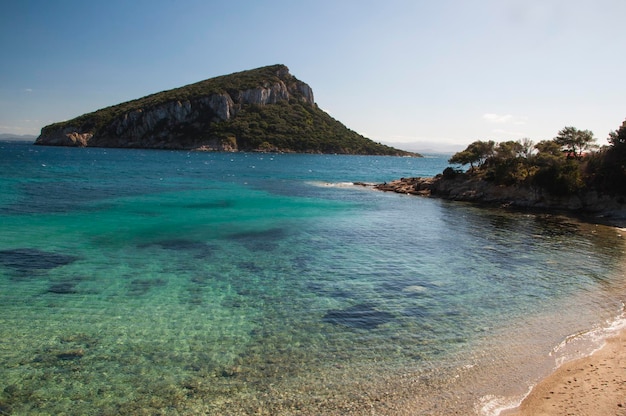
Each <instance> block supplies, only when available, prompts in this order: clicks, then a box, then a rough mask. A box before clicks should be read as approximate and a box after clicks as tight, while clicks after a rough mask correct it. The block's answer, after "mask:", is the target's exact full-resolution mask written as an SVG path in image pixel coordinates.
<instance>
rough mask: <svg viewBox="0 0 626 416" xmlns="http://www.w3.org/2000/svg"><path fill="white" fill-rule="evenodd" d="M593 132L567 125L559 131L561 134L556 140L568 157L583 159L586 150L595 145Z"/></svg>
mask: <svg viewBox="0 0 626 416" xmlns="http://www.w3.org/2000/svg"><path fill="white" fill-rule="evenodd" d="M595 140H596V139H594V138H593V133H592V132H591V131H589V130H578V129H577V128H575V127H565V128H564V129H563V130H561V131H559V135H558V136H556V137H555V138H554V142H555V143H556V144H558V145H559V146H561V149H562V150H563V151H564V152H566V153H567V156H568V157H574V158H576V159H582V157H583V152H584V151H585V150H589V149H592V148H594V147H596V146H595V144H594V142H595Z"/></svg>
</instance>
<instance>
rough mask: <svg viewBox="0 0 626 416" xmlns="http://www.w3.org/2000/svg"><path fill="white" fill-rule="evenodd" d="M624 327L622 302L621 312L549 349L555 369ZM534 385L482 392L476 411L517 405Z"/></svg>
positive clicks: (491, 414)
mask: <svg viewBox="0 0 626 416" xmlns="http://www.w3.org/2000/svg"><path fill="white" fill-rule="evenodd" d="M623 330H626V307H625V305H624V304H622V312H621V313H620V314H619V315H617V316H616V317H615V318H613V319H610V320H608V321H606V322H605V325H601V326H598V327H596V328H593V329H591V330H588V331H581V332H577V333H575V334H572V335H569V336H567V337H566V338H565V339H564V340H563V341H561V342H560V343H559V344H558V345H557V346H556V347H554V348H553V349H552V351H550V353H549V356H550V357H554V362H555V369H557V368H559V367H560V366H562V365H563V364H564V363H566V362H568V361H571V360H573V359H577V358H582V357H585V356H589V355H593V354H595V353H596V352H597V351H599V350H600V349H602V347H604V345H605V344H606V340H607V339H608V338H611V337H612V336H614V335H615V334H616V333H618V332H620V331H623ZM533 388H534V386H530V387H529V388H528V391H527V392H526V393H525V394H523V395H520V396H511V397H503V396H495V395H486V396H483V397H481V398H480V400H479V401H478V403H477V405H476V408H475V410H476V412H477V413H478V414H480V415H481V416H499V415H502V414H505V412H507V411H509V410H513V409H516V408H518V407H519V406H520V405H521V404H522V402H523V401H524V399H525V398H526V397H528V395H529V394H530V392H531V391H532V389H533Z"/></svg>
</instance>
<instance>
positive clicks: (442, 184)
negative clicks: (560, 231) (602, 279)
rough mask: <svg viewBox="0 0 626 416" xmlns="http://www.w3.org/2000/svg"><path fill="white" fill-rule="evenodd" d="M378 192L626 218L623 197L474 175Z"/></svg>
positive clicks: (398, 183) (405, 181)
mask: <svg viewBox="0 0 626 416" xmlns="http://www.w3.org/2000/svg"><path fill="white" fill-rule="evenodd" d="M374 188H375V189H378V190H381V191H387V192H397V193H403V194H412V195H421V196H432V197H437V198H442V199H448V200H454V201H467V202H477V203H487V204H496V205H500V206H504V207H514V208H529V209H538V210H551V211H569V212H576V213H580V214H591V215H594V216H596V217H603V218H606V219H608V220H610V221H609V222H612V223H616V224H618V225H619V224H620V223H621V222H624V220H625V219H626V204H625V201H624V200H623V197H619V196H617V197H615V196H610V195H600V194H598V193H597V192H596V191H593V190H591V191H586V192H581V193H578V194H575V195H568V196H558V195H551V194H549V193H547V192H545V191H543V190H541V189H538V188H530V187H523V186H505V185H497V184H494V183H492V182H488V181H485V180H483V179H478V178H475V177H472V176H466V175H456V176H454V177H452V178H446V177H445V176H443V175H437V176H435V177H433V178H401V179H398V180H394V181H392V182H389V183H387V182H385V183H383V184H378V185H375V186H374Z"/></svg>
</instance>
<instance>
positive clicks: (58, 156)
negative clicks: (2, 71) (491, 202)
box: [0, 143, 626, 415]
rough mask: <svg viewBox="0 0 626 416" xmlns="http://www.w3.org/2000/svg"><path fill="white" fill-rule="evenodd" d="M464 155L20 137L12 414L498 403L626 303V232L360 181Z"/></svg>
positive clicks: (446, 409)
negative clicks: (40, 142)
mask: <svg viewBox="0 0 626 416" xmlns="http://www.w3.org/2000/svg"><path fill="white" fill-rule="evenodd" d="M446 159H447V156H441V155H440V156H437V155H433V156H431V157H428V158H423V159H416V158H396V157H360V156H337V155H291V154H240V153H236V154H230V153H188V152H181V151H178V152H174V151H149V150H119V149H69V148H54V147H36V146H32V145H29V144H24V143H0V189H2V192H1V193H0V227H1V228H0V285H1V286H0V308H1V309H0V311H1V314H0V414H41V415H44V414H68V415H69V414H100V415H117V414H126V415H136V414H146V415H147V414H150V415H153V414H164V415H165V414H167V415H176V414H180V415H187V414H215V415H239V414H271V415H277V414H281V415H291V414H302V415H312V414H320V415H322V414H333V415H334V414H336V415H339V414H359V415H360V414H454V413H455V412H456V413H457V414H471V413H472V412H474V413H483V414H493V413H495V412H496V411H497V409H498V408H499V407H502V406H506V405H507V404H510V403H513V402H515V400H518V399H519V397H520V396H521V395H523V394H524V393H525V392H526V391H527V389H528V388H529V386H531V385H532V384H533V383H534V382H535V381H536V380H537V378H538V377H540V376H541V375H544V374H545V373H546V372H547V371H549V370H550V369H551V368H553V366H554V365H555V362H557V361H558V360H560V359H562V357H567V356H571V355H574V354H577V353H584V351H586V350H587V349H590V348H593V347H594V345H595V344H594V342H595V341H596V340H597V338H599V337H600V336H599V335H598V334H601V333H602V328H604V327H607V326H609V325H611V324H612V323H613V324H614V323H615V322H616V319H619V318H620V317H621V315H622V312H623V301H624V299H625V298H626V284H625V283H626V282H625V280H624V269H623V267H622V263H623V254H624V248H625V247H624V243H623V241H622V237H621V235H620V234H621V233H622V232H621V231H620V230H618V229H615V228H610V227H604V226H600V225H590V224H585V223H581V222H578V221H575V220H572V219H568V218H565V217H562V216H555V215H545V214H532V213H513V212H506V211H503V210H497V209H490V208H478V207H474V206H471V205H467V204H463V203H455V202H447V201H441V200H436V199H428V198H419V197H411V196H403V195H397V194H387V193H381V192H376V191H373V190H371V189H369V188H364V187H359V186H351V185H350V183H351V182H353V181H363V182H383V181H390V180H393V179H396V178H399V177H406V176H432V175H435V174H436V173H439V172H441V171H442V170H443V169H444V168H445V167H446V166H447V163H446Z"/></svg>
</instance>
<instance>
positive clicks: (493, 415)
mask: <svg viewBox="0 0 626 416" xmlns="http://www.w3.org/2000/svg"><path fill="white" fill-rule="evenodd" d="M533 387H534V386H531V387H529V389H528V391H527V392H526V393H525V394H522V395H520V396H514V397H499V396H493V395H487V396H483V397H481V398H480V400H479V402H478V405H477V406H476V409H475V410H476V413H478V414H480V415H481V416H499V415H501V414H502V412H506V411H507V410H512V409H515V408H518V407H519V406H520V405H521V404H522V402H523V401H524V399H525V398H526V397H528V395H529V394H530V392H531V391H532V389H533Z"/></svg>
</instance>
